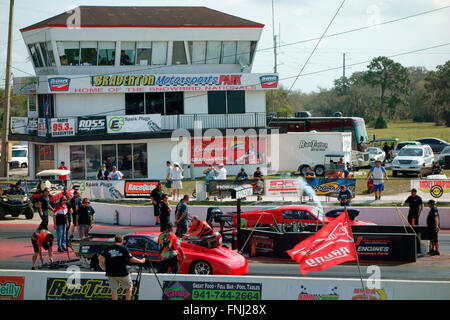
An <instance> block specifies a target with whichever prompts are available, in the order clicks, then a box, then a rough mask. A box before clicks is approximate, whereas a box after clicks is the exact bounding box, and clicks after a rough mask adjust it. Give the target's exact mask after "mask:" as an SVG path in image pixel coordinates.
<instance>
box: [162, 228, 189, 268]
mask: <svg viewBox="0 0 450 320" xmlns="http://www.w3.org/2000/svg"><path fill="white" fill-rule="evenodd" d="M172 229H173V224H172V223H171V222H169V223H167V224H166V229H165V231H164V232H162V233H161V234H160V235H159V238H158V246H159V252H160V255H161V266H160V269H159V272H161V273H167V272H168V271H169V268H170V272H172V273H178V270H179V266H178V262H179V260H178V253H179V254H180V255H181V259H182V260H184V259H185V258H186V257H185V255H184V252H183V249H182V248H181V244H180V241H179V239H178V237H177V236H176V235H175V234H174V233H173V232H172Z"/></svg>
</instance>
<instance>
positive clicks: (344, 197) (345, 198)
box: [338, 185, 353, 207]
mask: <svg viewBox="0 0 450 320" xmlns="http://www.w3.org/2000/svg"><path fill="white" fill-rule="evenodd" d="M340 188H341V190H340V191H339V194H338V200H339V202H340V203H341V206H343V207H348V206H351V204H352V203H351V200H352V199H353V194H352V192H351V191H350V190H348V189H347V187H346V186H345V185H341V187H340Z"/></svg>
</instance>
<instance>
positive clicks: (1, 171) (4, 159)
mask: <svg viewBox="0 0 450 320" xmlns="http://www.w3.org/2000/svg"><path fill="white" fill-rule="evenodd" d="M13 15H14V0H10V1H9V26H8V28H9V29H8V53H7V57H6V83H5V107H4V109H3V128H2V155H1V161H0V176H2V177H6V178H8V177H9V163H8V160H9V159H8V157H9V141H8V133H9V109H10V106H11V58H12V33H13V26H14V23H13Z"/></svg>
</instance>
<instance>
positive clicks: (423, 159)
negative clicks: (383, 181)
mask: <svg viewBox="0 0 450 320" xmlns="http://www.w3.org/2000/svg"><path fill="white" fill-rule="evenodd" d="M433 163H434V155H433V150H432V149H431V147H430V146H429V145H426V144H425V145H407V146H405V147H403V148H402V149H401V150H400V152H399V153H398V155H397V156H396V157H395V159H394V161H393V162H392V175H393V176H394V177H396V176H397V174H398V173H399V172H402V173H403V174H408V173H417V174H420V175H426V174H427V173H428V171H429V173H431V167H432V166H433Z"/></svg>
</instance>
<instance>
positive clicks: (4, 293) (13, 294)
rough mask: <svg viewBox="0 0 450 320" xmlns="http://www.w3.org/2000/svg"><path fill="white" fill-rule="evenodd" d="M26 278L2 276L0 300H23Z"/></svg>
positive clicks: (0, 277) (0, 279)
mask: <svg viewBox="0 0 450 320" xmlns="http://www.w3.org/2000/svg"><path fill="white" fill-rule="evenodd" d="M24 288H25V278H24V277H6V276H0V300H23V292H24Z"/></svg>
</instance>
